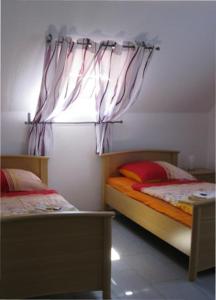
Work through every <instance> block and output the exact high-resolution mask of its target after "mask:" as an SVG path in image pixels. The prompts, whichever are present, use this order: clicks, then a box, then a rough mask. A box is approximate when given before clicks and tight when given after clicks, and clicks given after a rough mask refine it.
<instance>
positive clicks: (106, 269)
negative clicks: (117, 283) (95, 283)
mask: <svg viewBox="0 0 216 300" xmlns="http://www.w3.org/2000/svg"><path fill="white" fill-rule="evenodd" d="M111 230H112V229H111V219H110V218H109V219H108V218H106V219H104V264H103V287H102V288H103V299H111V245H112V241H111Z"/></svg>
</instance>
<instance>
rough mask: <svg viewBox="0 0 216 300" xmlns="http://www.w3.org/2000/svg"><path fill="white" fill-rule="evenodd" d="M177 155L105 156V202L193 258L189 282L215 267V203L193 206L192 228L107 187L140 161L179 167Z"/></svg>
mask: <svg viewBox="0 0 216 300" xmlns="http://www.w3.org/2000/svg"><path fill="white" fill-rule="evenodd" d="M177 156H178V152H177V151H164V150H162V151H161V150H140V151H128V152H115V153H108V154H103V155H102V161H103V174H104V185H103V199H104V204H105V206H107V205H108V206H110V207H112V208H114V209H115V210H117V211H119V212H120V213H122V214H123V215H125V216H126V217H128V218H129V219H131V220H133V221H134V222H136V223H137V224H139V225H141V226H142V227H143V228H145V229H147V230H148V231H150V232H152V233H153V234H155V235H156V236H158V237H159V238H161V239H162V240H164V241H166V242H167V243H169V244H170V245H172V246H174V247H175V248H177V249H178V250H180V251H181V252H183V253H185V254H186V255H187V256H188V257H189V276H188V277H189V280H191V281H192V280H195V279H196V277H197V272H199V271H202V270H206V269H209V268H211V267H214V266H215V201H206V200H205V201H202V202H201V201H199V203H195V204H194V205H193V220H192V228H189V227H187V226H185V225H183V224H181V223H179V222H178V221H175V220H174V219H172V218H170V217H168V216H166V215H164V214H162V213H159V212H157V211H155V210H154V209H152V208H150V207H148V206H146V205H145V204H143V203H140V202H138V201H134V200H133V199H131V198H130V197H129V196H127V195H125V194H123V193H121V192H120V191H118V190H116V189H114V188H113V187H111V186H110V185H108V184H106V182H107V179H108V177H111V176H120V174H119V173H118V171H117V168H118V167H119V166H120V165H121V164H123V163H128V162H133V161H139V160H160V161H166V162H169V163H172V164H173V165H177Z"/></svg>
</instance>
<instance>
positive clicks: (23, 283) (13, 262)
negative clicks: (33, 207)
mask: <svg viewBox="0 0 216 300" xmlns="http://www.w3.org/2000/svg"><path fill="white" fill-rule="evenodd" d="M47 162H48V158H47V157H35V156H2V157H1V167H2V168H22V169H26V170H30V171H32V172H34V173H35V174H36V175H38V176H39V177H40V178H41V179H42V181H43V182H44V183H47V182H48V177H47ZM113 215H114V214H113V213H112V212H82V211H81V212H55V213H48V214H37V215H31V216H29V215H28V216H24V215H23V216H10V217H4V218H2V219H1V261H0V263H1V265H0V272H1V277H0V298H10V299H14V298H16V299H17V298H27V297H28V298H29V297H36V296H45V295H53V294H58V293H59V294H61V293H71V292H84V291H90V290H101V291H102V292H103V298H104V299H109V298H110V280H111V219H112V217H113Z"/></svg>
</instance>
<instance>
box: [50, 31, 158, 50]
mask: <svg viewBox="0 0 216 300" xmlns="http://www.w3.org/2000/svg"><path fill="white" fill-rule="evenodd" d="M52 39H53V36H52V34H48V35H47V37H46V42H47V43H50V42H51V41H52ZM58 42H59V43H62V42H63V38H62V40H58ZM76 43H77V44H78V45H84V46H89V47H91V45H92V43H91V40H90V39H88V38H86V39H83V42H80V41H78V40H77V41H76ZM130 43H131V45H122V47H123V48H135V45H133V42H130ZM135 43H136V44H137V45H138V46H141V47H144V48H146V49H149V50H153V49H155V50H157V51H159V50H160V47H159V46H153V45H146V43H145V42H144V41H135ZM116 44H117V43H116V42H113V43H108V44H106V43H103V42H102V46H106V47H114V48H115V46H116Z"/></svg>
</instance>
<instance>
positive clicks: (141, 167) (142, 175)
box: [119, 160, 167, 182]
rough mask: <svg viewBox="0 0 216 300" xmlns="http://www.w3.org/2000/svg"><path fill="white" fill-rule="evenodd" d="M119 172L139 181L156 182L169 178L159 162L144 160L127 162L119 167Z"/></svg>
mask: <svg viewBox="0 0 216 300" xmlns="http://www.w3.org/2000/svg"><path fill="white" fill-rule="evenodd" d="M119 172H120V173H121V174H122V175H124V176H125V177H128V178H131V179H134V180H136V181H138V182H150V181H151V182H153V181H154V182H156V181H164V180H167V173H166V171H165V170H164V168H163V167H161V166H160V165H159V164H157V163H155V162H153V161H149V160H144V161H137V162H133V163H127V164H124V165H122V166H120V167H119Z"/></svg>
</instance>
